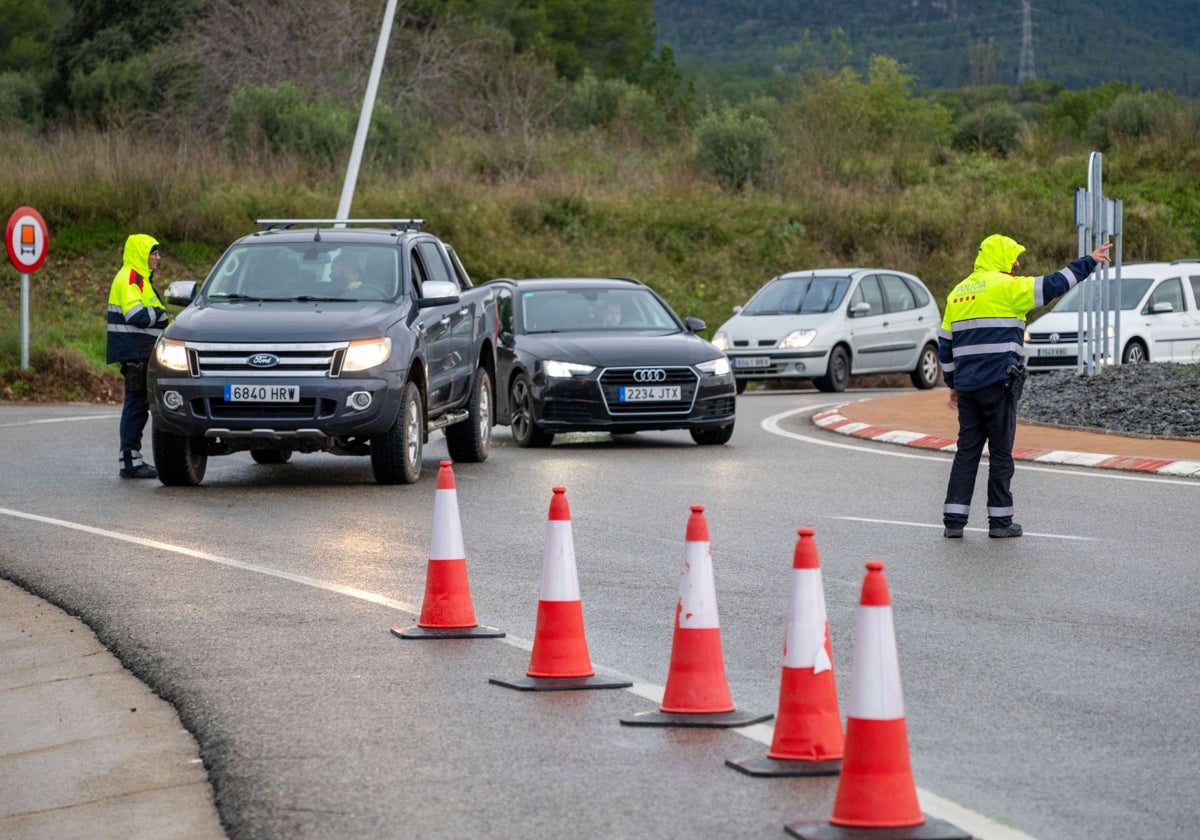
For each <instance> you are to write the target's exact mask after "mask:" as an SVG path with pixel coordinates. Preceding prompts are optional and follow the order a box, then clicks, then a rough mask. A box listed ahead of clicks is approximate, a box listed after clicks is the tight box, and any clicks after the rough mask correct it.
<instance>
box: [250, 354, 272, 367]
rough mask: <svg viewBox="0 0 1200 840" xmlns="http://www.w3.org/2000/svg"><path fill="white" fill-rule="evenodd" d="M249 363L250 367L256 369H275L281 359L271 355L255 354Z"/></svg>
mask: <svg viewBox="0 0 1200 840" xmlns="http://www.w3.org/2000/svg"><path fill="white" fill-rule="evenodd" d="M247 363H248V364H249V365H250V367H255V368H273V367H275V365H277V364H279V357H278V356H275V355H273V354H271V353H255V354H254V355H253V356H251V357H250V358H249V359H248V360H247Z"/></svg>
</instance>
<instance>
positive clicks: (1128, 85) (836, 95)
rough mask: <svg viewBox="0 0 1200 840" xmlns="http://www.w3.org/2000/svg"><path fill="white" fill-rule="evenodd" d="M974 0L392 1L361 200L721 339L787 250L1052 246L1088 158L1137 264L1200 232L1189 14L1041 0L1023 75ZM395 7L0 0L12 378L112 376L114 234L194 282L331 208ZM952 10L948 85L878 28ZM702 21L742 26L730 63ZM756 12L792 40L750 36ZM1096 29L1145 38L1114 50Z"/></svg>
mask: <svg viewBox="0 0 1200 840" xmlns="http://www.w3.org/2000/svg"><path fill="white" fill-rule="evenodd" d="M1063 2H1064V3H1065V0H1063ZM969 5H970V14H969V15H968V14H967V6H968V4H967V3H965V2H963V3H956V2H955V0H944V2H939V3H927V2H924V0H908V2H905V3H903V4H900V3H885V2H882V0H876V2H871V3H865V2H864V3H859V4H848V3H839V4H829V3H824V4H817V3H815V2H809V3H801V2H795V0H792V2H784V1H783V0H778V2H768V1H767V0H761V1H760V2H755V3H724V4H721V5H720V6H718V5H717V4H709V3H705V2H697V3H687V4H685V3H672V2H659V3H658V4H652V3H651V2H649V0H402V1H401V3H400V4H399V11H398V13H397V16H396V20H395V26H394V28H393V31H392V36H391V40H390V44H389V49H388V53H387V60H386V63H385V72H384V77H383V79H382V81H381V84H380V87H379V92H378V96H377V98H376V103H375V110H374V116H373V119H372V122H371V126H370V131H369V134H368V137H367V144H366V154H365V159H364V161H363V168H362V171H361V173H360V176H359V179H358V182H357V188H356V192H355V197H354V203H353V207H352V210H351V215H352V216H358V217H372V218H379V217H421V218H425V219H428V227H429V228H430V229H432V230H433V231H435V232H436V233H438V234H439V235H441V236H444V237H446V238H447V239H448V240H450V241H452V242H453V243H454V245H455V247H456V249H457V250H458V252H459V253H460V255H462V257H463V259H464V261H465V262H466V264H467V267H468V269H469V270H470V272H471V273H472V275H473V277H474V278H475V279H476V280H477V281H481V280H486V279H488V278H490V277H497V276H533V275H555V274H560V275H587V274H600V275H604V274H608V275H625V276H632V277H637V278H639V279H642V280H644V281H645V282H647V283H649V284H650V285H651V286H653V287H654V288H656V289H657V290H658V291H659V292H660V293H662V294H663V295H664V296H665V297H666V298H667V300H668V301H670V303H671V304H672V305H673V306H674V307H675V308H676V309H677V310H678V311H679V312H680V313H681V314H682V315H696V316H699V317H701V318H703V319H705V320H706V321H707V322H708V325H709V333H711V332H712V331H714V330H715V329H716V328H717V327H718V326H719V325H720V324H721V322H722V321H723V320H724V319H725V318H726V317H727V316H728V315H729V313H730V309H731V307H732V306H734V305H736V304H740V303H743V302H744V301H745V300H746V298H748V297H749V295H750V294H752V293H753V292H754V291H755V290H756V289H757V288H758V287H759V286H761V285H762V284H763V283H764V282H766V281H767V280H768V279H770V278H771V277H773V276H775V275H776V274H778V273H780V272H782V271H786V270H794V269H799V268H805V267H821V266H838V265H841V266H846V265H851V264H858V265H879V266H890V267H895V268H899V269H903V270H906V271H911V272H912V273H914V274H917V275H918V276H920V277H922V278H923V279H925V280H926V282H927V283H928V284H929V285H930V286H931V288H932V289H933V290H934V292H935V293H936V294H938V295H939V297H940V296H943V295H944V294H945V292H946V291H948V290H949V288H950V287H951V286H952V285H953V284H954V283H955V282H957V280H958V279H960V278H961V277H962V276H964V275H965V274H966V273H968V272H969V270H970V267H971V263H972V261H973V259H974V253H975V249H976V248H977V245H978V243H979V241H980V240H981V239H982V238H983V237H984V236H986V235H988V234H990V233H994V232H1005V233H1008V234H1009V235H1012V236H1014V237H1015V238H1017V239H1018V240H1019V241H1021V242H1022V243H1024V244H1025V245H1026V246H1027V247H1028V248H1029V252H1028V259H1026V260H1023V261H1022V262H1023V263H1024V264H1026V265H1028V266H1030V267H1031V269H1034V270H1041V271H1052V270H1055V269H1057V268H1059V267H1061V265H1063V264H1065V263H1066V262H1067V261H1069V260H1070V259H1071V258H1073V257H1074V256H1075V255H1076V250H1077V237H1076V230H1075V228H1074V223H1073V207H1074V202H1073V194H1074V190H1075V188H1077V187H1079V186H1082V185H1084V184H1085V183H1086V176H1087V160H1088V156H1089V154H1090V153H1091V152H1093V151H1098V152H1101V153H1102V155H1103V160H1104V191H1105V193H1106V194H1107V195H1109V196H1110V197H1113V198H1118V199H1120V200H1121V201H1122V202H1123V206H1124V219H1125V229H1124V236H1123V237H1122V239H1121V242H1120V247H1121V251H1122V255H1123V257H1124V259H1125V260H1126V261H1129V260H1137V259H1174V258H1180V257H1198V256H1200V190H1197V189H1196V184H1197V183H1200V103H1198V102H1197V101H1196V99H1195V98H1194V97H1193V96H1192V95H1191V90H1192V86H1193V85H1194V84H1195V79H1194V78H1193V76H1191V75H1189V74H1191V73H1194V72H1195V66H1194V63H1193V64H1187V63H1186V62H1183V63H1181V64H1178V65H1175V64H1172V61H1174V60H1175V59H1173V58H1172V56H1173V55H1176V53H1175V52H1173V51H1174V50H1175V49H1176V47H1177V46H1178V45H1179V43H1180V39H1188V38H1190V39H1191V40H1193V41H1194V40H1195V38H1194V34H1195V33H1194V28H1195V21H1196V18H1197V15H1198V14H1200V12H1198V11H1197V10H1196V9H1195V8H1193V6H1194V5H1195V4H1184V3H1166V2H1163V0H1142V2H1141V3H1139V4H1138V5H1137V10H1138V11H1137V15H1136V16H1135V17H1136V19H1137V21H1138V26H1140V27H1141V29H1140V30H1138V29H1135V28H1133V27H1130V28H1128V29H1125V30H1123V31H1122V32H1121V34H1119V35H1118V34H1116V32H1115V31H1114V30H1115V29H1118V28H1119V27H1115V26H1114V25H1111V24H1105V21H1106V20H1109V19H1110V18H1111V19H1112V20H1119V21H1121V27H1125V26H1127V24H1128V21H1125V19H1124V15H1126V14H1128V15H1132V14H1133V13H1132V8H1133V4H1132V3H1126V2H1124V0H1104V2H1098V3H1093V4H1090V5H1089V6H1088V7H1087V8H1086V9H1084V8H1082V7H1080V8H1075V7H1070V8H1066V7H1065V6H1064V10H1063V11H1062V12H1061V13H1056V14H1054V15H1053V17H1054V18H1055V19H1062V20H1063V21H1066V22H1069V23H1070V25H1071V27H1072V29H1070V31H1069V32H1064V33H1063V34H1062V35H1061V36H1060V35H1057V34H1053V33H1055V32H1057V31H1058V30H1052V29H1051V28H1050V21H1049V20H1048V18H1050V17H1052V15H1051V14H1050V12H1051V10H1052V9H1056V8H1057V7H1056V6H1054V5H1052V4H1051V3H1050V2H1049V0H1046V2H1045V3H1044V4H1042V3H1039V4H1034V5H1033V7H1032V8H1033V15H1034V18H1033V20H1034V21H1035V22H1036V23H1037V24H1038V27H1037V29H1036V30H1035V33H1036V35H1037V39H1038V40H1037V42H1036V43H1037V45H1038V52H1037V53H1036V60H1037V64H1036V67H1037V69H1038V73H1037V75H1036V76H1035V77H1033V78H1029V79H1027V80H1024V81H1022V82H1020V83H1017V82H1015V81H1014V76H1013V72H1014V67H1015V65H1014V63H1013V62H1014V61H1015V59H1014V58H1013V56H1012V49H1013V47H1012V44H1013V43H1014V41H1013V38H1012V37H1010V36H1012V32H1011V31H1009V30H1005V29H1004V28H1003V27H1002V26H1000V24H999V23H997V22H994V21H993V22H990V23H989V22H988V20H989V19H988V18H987V17H986V14H988V13H995V14H997V15H1001V14H1002V15H1005V16H1011V15H1014V14H1016V10H1015V7H1019V6H1020V3H1019V2H1010V3H1008V4H1007V6H1005V5H1004V4H1000V3H995V4H994V3H992V2H990V0H978V2H973V3H971V4H969ZM383 8H384V3H381V2H377V0H371V1H370V2H367V0H346V2H341V3H335V4H330V3H328V2H326V0H290V2H280V1H279V0H253V2H250V0H43V2H41V3H36V4H35V3H28V2H19V0H0V153H2V155H3V158H2V159H3V161H4V163H5V166H4V167H3V168H2V169H0V210H3V211H4V213H5V215H6V216H7V214H8V213H10V212H11V211H12V210H13V209H15V208H16V207H18V206H21V205H29V206H33V207H35V208H37V209H38V210H39V211H40V212H41V214H42V215H43V217H44V218H45V219H46V221H47V224H48V226H49V228H50V237H51V239H50V249H49V252H50V256H49V259H48V260H47V262H46V264H45V266H44V267H43V268H42V269H41V270H40V271H39V272H37V273H36V274H35V275H34V276H33V279H32V283H31V303H32V318H31V345H32V354H31V362H32V364H31V369H30V370H28V371H24V370H21V369H20V366H19V364H18V359H19V351H20V334H19V323H18V315H17V312H18V295H19V275H18V274H17V272H16V271H15V270H14V269H13V268H12V267H11V266H9V265H8V264H7V263H5V265H4V266H3V269H0V399H88V400H92V399H101V400H107V399H113V398H115V396H116V395H115V394H114V393H113V390H114V386H113V385H112V384H111V380H112V379H113V377H112V376H111V370H110V369H107V368H105V367H104V365H103V357H104V309H105V302H106V300H107V295H108V287H109V284H110V282H111V278H112V276H113V274H114V272H115V271H116V270H117V268H118V266H119V260H120V252H121V247H122V244H123V242H124V239H125V237H126V236H127V235H128V234H130V233H133V232H148V233H152V234H153V235H154V236H156V237H157V238H159V239H160V240H161V241H162V242H163V243H164V248H165V251H166V260H165V261H164V265H163V267H162V268H161V269H160V270H159V274H160V275H161V276H160V277H157V278H156V282H158V283H160V284H163V283H165V282H167V281H169V280H172V279H180V278H189V279H201V278H203V276H204V275H205V273H206V272H207V270H208V267H209V266H211V264H212V263H213V261H214V260H215V259H216V257H217V256H218V255H219V254H220V252H221V251H222V250H223V249H224V247H225V246H226V245H227V244H228V243H229V242H230V241H231V240H232V239H234V238H235V237H237V236H240V235H242V234H244V233H246V232H248V231H250V230H253V229H254V228H255V226H256V225H255V220H256V219H258V218H265V217H273V218H279V217H293V218H314V217H330V216H332V215H333V214H334V213H335V212H336V209H337V204H338V198H339V196H340V194H341V188H342V180H343V178H344V176H345V173H346V170H347V161H348V158H349V154H350V147H351V143H352V139H353V137H354V134H355V129H356V125H357V122H358V117H359V113H360V108H361V106H362V98H363V95H364V91H365V88H366V81H367V76H368V72H369V68H370V65H371V59H372V56H373V54H374V50H375V44H376V40H377V37H378V31H379V26H380V23H381V17H382V13H383ZM901 8H903V9H905V10H907V12H906V16H905V18H904V19H903V21H897V20H896V19H895V18H894V17H876V16H875V15H877V14H878V15H884V14H885V13H886V14H888V15H894V14H896V10H897V9H901ZM704 10H707V12H708V14H707V17H705V16H704V15H701V14H700V12H702V11H704ZM939 10H941V11H940V12H939ZM947 10H948V11H949V12H950V15H949V17H950V18H951V19H954V20H960V21H961V20H964V19H967V18H968V17H970V18H975V17H979V19H980V20H982V21H983V22H984V23H985V25H984V26H982V27H981V28H980V29H979V31H976V30H974V29H972V30H971V31H970V32H969V33H966V34H962V35H961V36H960V35H955V36H954V38H957V39H959V40H960V42H961V43H962V45H963V46H962V51H961V52H954V51H953V50H949V49H948V50H947V52H945V53H944V57H943V58H942V59H939V60H938V61H937V62H935V63H937V64H938V65H939V66H942V65H945V66H946V67H947V68H949V67H950V66H951V65H953V64H954V63H955V62H956V61H958V62H962V61H965V62H966V64H965V65H961V66H965V67H966V68H967V75H966V77H965V81H961V80H957V81H952V82H950V83H947V84H944V85H940V84H935V83H934V82H933V81H931V80H930V79H929V78H926V77H925V76H922V75H920V73H921V72H925V71H918V70H916V69H914V67H915V66H917V65H920V62H921V59H922V56H921V55H919V54H915V53H905V54H903V55H901V53H903V49H902V43H901V41H900V40H896V41H893V42H892V47H891V49H892V50H893V51H894V52H895V53H896V54H895V55H891V54H889V53H888V52H887V51H886V49H885V48H884V45H883V42H882V41H880V42H878V49H877V48H876V47H877V42H876V41H871V40H870V39H869V38H867V35H868V34H870V33H872V32H874V33H882V32H885V31H892V32H893V33H894V34H895V35H896V36H897V37H899V36H901V35H904V34H905V33H908V35H906V36H905V37H908V38H910V39H911V38H912V37H914V33H915V37H918V38H921V39H924V40H925V41H927V42H929V43H930V44H932V43H933V40H935V39H936V37H940V36H938V33H939V32H941V31H942V29H940V28H939V27H942V26H943V23H942V22H941V20H942V17H946V15H945V14H942V17H938V14H941V13H942V12H946V11H947ZM989 10H990V11H989ZM799 11H805V12H806V13H811V17H806V18H804V19H798V18H795V17H794V16H792V17H787V18H786V20H785V18H783V17H778V16H779V15H782V14H784V13H785V12H786V13H788V14H791V13H792V12H799ZM675 12H679V13H678V14H675ZM685 12H686V14H685ZM868 12H870V13H871V16H868ZM1068 13H1070V14H1068ZM923 16H927V17H928V22H922V21H923V20H924V18H923ZM956 16H957V17H956ZM1106 16H1109V17H1106ZM702 18H703V19H702ZM1004 19H1005V20H1007V19H1008V17H1005V18H1004ZM996 20H999V18H997V19H996ZM1164 20H1169V21H1170V22H1171V24H1172V25H1171V26H1170V27H1169V28H1164V29H1162V30H1160V29H1159V28H1158V23H1153V22H1156V21H1160V22H1161V21H1164ZM764 21H765V22H767V23H764ZM1152 23H1153V25H1152ZM702 24H703V26H702ZM902 24H903V25H902ZM1054 25H1055V26H1057V23H1055V24H1054ZM689 26H691V27H693V28H692V29H686V27H689ZM714 27H715V28H716V29H719V30H723V31H724V33H725V34H726V36H727V39H718V40H723V41H725V40H727V41H728V43H735V42H738V40H739V38H741V37H742V36H743V35H746V36H747V39H746V43H747V44H752V46H750V47H748V48H747V51H746V52H745V53H744V54H740V57H735V59H732V60H731V61H730V62H729V63H720V64H719V65H718V64H717V63H716V62H714V61H710V60H709V59H716V58H718V57H719V56H720V54H719V52H718V49H717V46H716V43H715V41H713V42H711V43H710V42H708V41H705V38H709V37H711V36H709V35H704V34H703V32H711V31H713V30H714ZM922 27H926V28H925V29H923V28H922ZM685 30H686V33H687V34H686V36H684V35H680V34H679V33H683V32H685ZM702 30H703V31H702ZM767 32H769V33H770V34H773V35H775V36H776V37H777V39H778V43H779V46H778V47H773V46H770V45H769V44H768V43H767V42H765V41H761V40H754V39H750V38H749V37H748V36H749V35H751V34H755V33H757V34H759V35H762V34H764V33H767ZM1006 32H1007V33H1008V34H1005V33H1006ZM1189 32H1192V35H1188V33H1189ZM1139 33H1140V34H1139ZM1135 36H1136V37H1135ZM871 37H876V36H871ZM880 37H882V36H880ZM1114 37H1116V38H1119V39H1122V40H1123V42H1129V43H1132V42H1133V41H1134V40H1138V39H1142V38H1149V39H1150V40H1149V41H1146V42H1145V49H1144V50H1143V51H1142V52H1141V53H1139V54H1138V55H1137V56H1135V57H1133V58H1131V59H1129V60H1126V59H1124V58H1121V59H1120V60H1118V58H1117V55H1118V54H1117V52H1115V47H1113V46H1112V44H1111V39H1112V38H1114ZM947 38H950V36H947ZM954 38H951V39H950V40H954ZM1106 38H1107V39H1110V40H1104V39H1106ZM864 39H866V40H864ZM1092 39H1100V40H1097V41H1096V42H1095V43H1094V44H1093V41H1092ZM1138 42H1139V43H1141V41H1140V40H1138ZM705 44H707V46H705ZM1139 49H1140V48H1139ZM927 52H929V53H930V54H931V55H932V54H933V53H934V52H935V50H933V49H932V47H931V48H930V49H929V50H927ZM952 53H953V54H952ZM1143 53H1144V54H1143ZM685 56H691V57H685ZM964 56H965V57H964ZM1064 57H1067V58H1070V57H1075V58H1078V59H1079V61H1078V62H1077V63H1071V64H1070V69H1066V68H1067V65H1061V66H1062V67H1063V68H1064V69H1063V70H1062V71H1061V72H1062V75H1061V76H1056V75H1055V74H1054V73H1055V68H1056V66H1059V65H1056V64H1055V62H1056V61H1059V60H1063V59H1064ZM701 59H703V61H701ZM754 62H758V63H757V64H755V63H754ZM764 62H769V66H768V64H767V63H764ZM702 64H703V66H701V65H702ZM1155 66H1156V67H1159V68H1160V69H1159V70H1158V71H1155V72H1158V73H1160V76H1147V75H1142V74H1143V73H1147V72H1149V68H1150V67H1155ZM1172 67H1175V68H1176V69H1175V70H1172V69H1171V68H1172ZM972 68H974V69H972ZM1085 68H1086V69H1087V72H1088V73H1091V75H1076V74H1083V73H1084V69H1085ZM1155 79H1158V81H1155ZM5 208H7V209H5Z"/></svg>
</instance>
